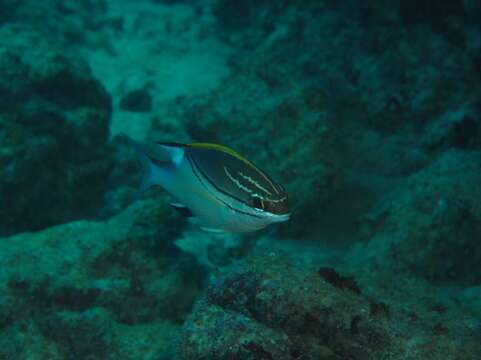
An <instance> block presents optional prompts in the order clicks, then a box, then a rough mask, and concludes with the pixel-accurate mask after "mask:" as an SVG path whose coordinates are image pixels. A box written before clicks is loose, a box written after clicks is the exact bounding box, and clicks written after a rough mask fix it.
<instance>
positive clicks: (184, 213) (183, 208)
mask: <svg viewBox="0 0 481 360" xmlns="http://www.w3.org/2000/svg"><path fill="white" fill-rule="evenodd" d="M170 206H172V207H173V208H174V209H175V210H177V211H178V212H179V213H180V214H181V215H182V216H183V217H194V214H193V213H192V211H190V210H189V208H188V207H186V206H185V205H184V204H180V203H170Z"/></svg>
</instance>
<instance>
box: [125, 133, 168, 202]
mask: <svg viewBox="0 0 481 360" xmlns="http://www.w3.org/2000/svg"><path fill="white" fill-rule="evenodd" d="M120 136H121V137H122V139H123V140H125V142H127V143H128V144H129V145H130V146H132V148H133V149H134V150H135V152H136V153H137V157H138V159H139V160H140V162H141V164H142V168H143V171H144V174H143V177H142V182H141V184H140V188H139V192H138V194H137V198H140V196H142V194H143V193H145V192H146V191H147V190H148V189H150V188H151V187H152V186H155V185H160V183H159V179H160V176H161V167H162V162H160V161H157V160H156V159H154V158H153V157H151V156H149V154H148V153H147V151H146V150H145V149H144V147H143V146H142V145H141V144H139V143H138V142H137V141H135V140H133V139H132V138H131V137H129V136H128V135H126V134H121V135H120ZM166 164H167V163H166Z"/></svg>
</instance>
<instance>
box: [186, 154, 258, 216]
mask: <svg viewBox="0 0 481 360" xmlns="http://www.w3.org/2000/svg"><path fill="white" fill-rule="evenodd" d="M188 158H189V160H192V162H193V163H194V165H195V167H196V168H197V169H198V171H199V172H200V173H201V174H202V176H204V178H205V179H206V180H207V181H208V182H209V184H211V185H212V187H214V188H215V189H216V190H217V191H218V192H220V193H222V194H224V195H225V196H228V197H230V198H232V199H235V200H237V201H239V202H241V203H243V204H245V205H247V206H249V207H252V204H249V203H248V202H246V201H244V200H242V199H240V198H238V197H237V196H235V195H232V194H230V193H228V192H227V191H225V190H223V189H221V188H220V187H219V186H217V185H216V184H215V183H214V181H213V180H212V179H211V178H210V177H209V176H208V175H207V174H206V173H205V171H203V170H202V168H201V167H200V166H199V164H197V161H196V160H195V159H194V158H193V157H191V156H188Z"/></svg>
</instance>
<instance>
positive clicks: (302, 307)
mask: <svg viewBox="0 0 481 360" xmlns="http://www.w3.org/2000/svg"><path fill="white" fill-rule="evenodd" d="M415 317H416V319H415ZM457 323H458V322H457V321H456V320H453V322H452V323H451V324H440V323H438V324H431V323H429V321H424V320H422V319H418V318H417V316H415V315H413V314H410V313H409V312H408V311H406V310H404V311H398V310H396V309H395V308H392V307H391V306H389V305H388V304H384V303H381V302H377V301H375V300H374V299H370V298H368V297H366V296H363V294H362V290H361V289H360V288H359V286H358V285H357V283H356V281H355V280H354V279H353V278H350V277H344V276H341V275H339V274H338V273H337V272H336V271H335V270H334V269H329V268H321V269H319V270H318V271H306V270H305V269H302V268H301V267H298V266H295V265H293V264H292V263H289V262H286V261H285V259H282V258H279V257H276V256H270V257H261V258H255V259H250V260H248V261H247V262H246V263H244V264H243V265H242V266H240V267H239V268H238V269H237V270H236V271H233V272H231V273H229V274H227V275H225V276H222V277H220V278H219V279H218V280H217V281H216V282H214V283H213V284H212V286H210V287H209V289H208V292H207V296H206V297H205V299H203V300H202V301H200V302H199V303H198V305H197V306H196V308H195V309H194V312H193V313H192V315H191V316H190V318H189V320H188V321H187V322H186V323H185V324H184V333H183V340H182V342H181V344H180V353H181V356H182V359H186V360H191V359H192V360H193V359H196V360H204V359H205V360H207V359H209V360H221V359H222V360H224V359H225V360H227V359H246V360H247V359H248V360H260V359H285V360H289V359H292V360H294V359H316V360H319V359H325V360H327V359H330V360H335V359H339V360H340V359H353V360H361V359H385V358H391V359H400V358H409V359H413V360H414V359H424V360H428V359H432V360H434V359H439V358H441V357H442V358H444V359H453V360H454V359H466V360H467V359H474V358H476V355H479V354H480V352H481V348H480V346H479V343H478V342H477V341H476V339H475V338H473V339H470V338H469V337H465V335H463V336H457V335H456V332H455V331H453V332H452V333H450V330H449V326H451V325H455V324H457ZM465 331H466V329H465ZM465 334H467V331H466V332H465Z"/></svg>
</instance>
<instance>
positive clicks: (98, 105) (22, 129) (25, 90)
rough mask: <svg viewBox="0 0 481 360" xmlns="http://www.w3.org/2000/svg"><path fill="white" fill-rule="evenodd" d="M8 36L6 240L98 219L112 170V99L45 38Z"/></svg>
mask: <svg viewBox="0 0 481 360" xmlns="http://www.w3.org/2000/svg"><path fill="white" fill-rule="evenodd" d="M0 31H1V37H2V38H4V39H5V41H3V42H2V44H1V48H0V64H1V67H2V69H4V70H2V73H1V74H0V93H1V97H0V139H1V141H2V149H1V152H0V166H1V168H2V177H1V179H0V201H1V203H2V207H1V209H0V235H4V236H5V235H9V234H12V233H15V232H19V231H27V230H38V229H41V228H45V227H47V226H51V225H54V224H58V223H62V222H66V221H69V220H73V219H78V218H82V217H91V216H93V215H95V212H96V211H97V208H98V207H99V206H100V204H102V201H103V193H104V191H105V190H106V189H107V187H108V184H106V183H105V182H104V181H99V179H103V178H105V177H107V174H108V172H109V171H110V169H111V167H112V164H111V162H110V161H109V159H110V153H109V148H108V145H107V138H108V130H109V116H110V96H109V94H108V93H107V92H106V91H105V89H104V87H103V86H102V84H100V82H99V81H97V80H96V79H95V78H93V77H92V75H91V74H90V72H89V68H88V65H87V64H86V63H85V62H83V61H81V60H79V59H76V58H72V57H69V56H67V55H65V54H64V53H62V51H61V50H60V49H55V47H53V46H52V45H51V44H49V43H48V41H45V40H44V39H43V38H42V37H41V36H40V35H38V34H37V33H35V32H32V31H31V30H28V29H25V28H22V27H19V26H16V25H12V26H4V27H2V29H1V30H0Z"/></svg>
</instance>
